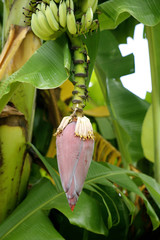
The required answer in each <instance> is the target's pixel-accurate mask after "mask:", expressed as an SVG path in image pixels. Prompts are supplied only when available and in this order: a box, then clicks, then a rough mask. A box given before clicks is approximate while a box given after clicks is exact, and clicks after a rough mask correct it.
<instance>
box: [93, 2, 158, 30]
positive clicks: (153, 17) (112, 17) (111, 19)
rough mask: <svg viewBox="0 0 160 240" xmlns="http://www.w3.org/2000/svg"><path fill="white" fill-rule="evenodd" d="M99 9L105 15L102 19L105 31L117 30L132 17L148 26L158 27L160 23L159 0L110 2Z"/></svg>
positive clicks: (101, 5)
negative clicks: (119, 25) (117, 27)
mask: <svg viewBox="0 0 160 240" xmlns="http://www.w3.org/2000/svg"><path fill="white" fill-rule="evenodd" d="M98 7H99V9H100V10H101V11H102V12H103V13H104V14H105V16H103V15H102V16H101V18H100V22H101V21H104V20H103V18H105V21H106V25H105V29H106V28H107V29H109V28H115V27H116V26H117V25H118V24H119V23H121V22H122V21H123V20H125V19H126V18H127V17H129V16H130V15H132V16H133V17H134V18H135V19H137V20H138V21H139V22H141V23H143V24H144V25H148V26H153V25H156V24H157V23H158V22H159V21H160V2H159V0H154V1H150V0H141V1H139V0H134V2H133V1H132V0H121V1H119V0H110V1H106V2H104V3H102V4H100V5H99V6H98ZM103 29H104V27H103Z"/></svg>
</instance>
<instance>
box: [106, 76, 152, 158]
mask: <svg viewBox="0 0 160 240" xmlns="http://www.w3.org/2000/svg"><path fill="white" fill-rule="evenodd" d="M106 87H107V90H108V97H109V104H110V109H111V117H112V121H113V125H114V128H115V131H116V135H117V139H118V143H119V146H120V150H121V153H122V156H123V160H125V161H128V162H135V161H138V160H139V159H141V158H142V157H143V151H142V146H141V128H142V123H143V119H144V116H145V114H146V111H147V109H148V105H149V104H148V103H147V102H145V101H144V100H142V99H140V98H139V97H138V96H136V95H134V94H133V93H131V92H130V91H128V90H127V89H125V88H124V87H123V86H122V84H121V83H120V82H118V81H115V80H112V79H110V80H109V81H107V86H106Z"/></svg>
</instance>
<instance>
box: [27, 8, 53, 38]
mask: <svg viewBox="0 0 160 240" xmlns="http://www.w3.org/2000/svg"><path fill="white" fill-rule="evenodd" d="M31 28H32V31H33V32H34V34H35V35H36V36H37V37H39V38H41V39H43V40H49V39H51V38H50V34H48V33H46V32H45V31H43V30H42V28H41V27H40V24H39V22H38V18H37V14H35V13H33V14H32V19H31Z"/></svg>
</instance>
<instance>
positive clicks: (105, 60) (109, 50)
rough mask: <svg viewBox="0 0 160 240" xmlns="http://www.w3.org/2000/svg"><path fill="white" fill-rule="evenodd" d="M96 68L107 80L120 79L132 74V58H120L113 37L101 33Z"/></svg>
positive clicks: (116, 43)
mask: <svg viewBox="0 0 160 240" xmlns="http://www.w3.org/2000/svg"><path fill="white" fill-rule="evenodd" d="M96 68H98V69H100V70H102V71H103V72H104V73H105V76H107V78H120V77H121V76H124V75H128V74H131V73H133V72H134V56H133V54H130V55H128V56H125V57H122V55H121V53H120V50H119V48H118V42H117V40H116V38H115V37H114V35H113V34H112V33H111V32H110V31H103V32H101V33H100V40H99V48H98V53H97V57H96ZM105 80H106V79H105ZM105 80H104V81H105Z"/></svg>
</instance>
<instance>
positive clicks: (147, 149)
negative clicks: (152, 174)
mask: <svg viewBox="0 0 160 240" xmlns="http://www.w3.org/2000/svg"><path fill="white" fill-rule="evenodd" d="M141 142H142V147H143V152H144V155H145V157H146V158H147V159H148V160H149V161H151V162H154V140H153V112H152V105H150V107H149V109H148V111H147V113H146V115H145V118H144V121H143V125H142V135H141Z"/></svg>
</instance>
